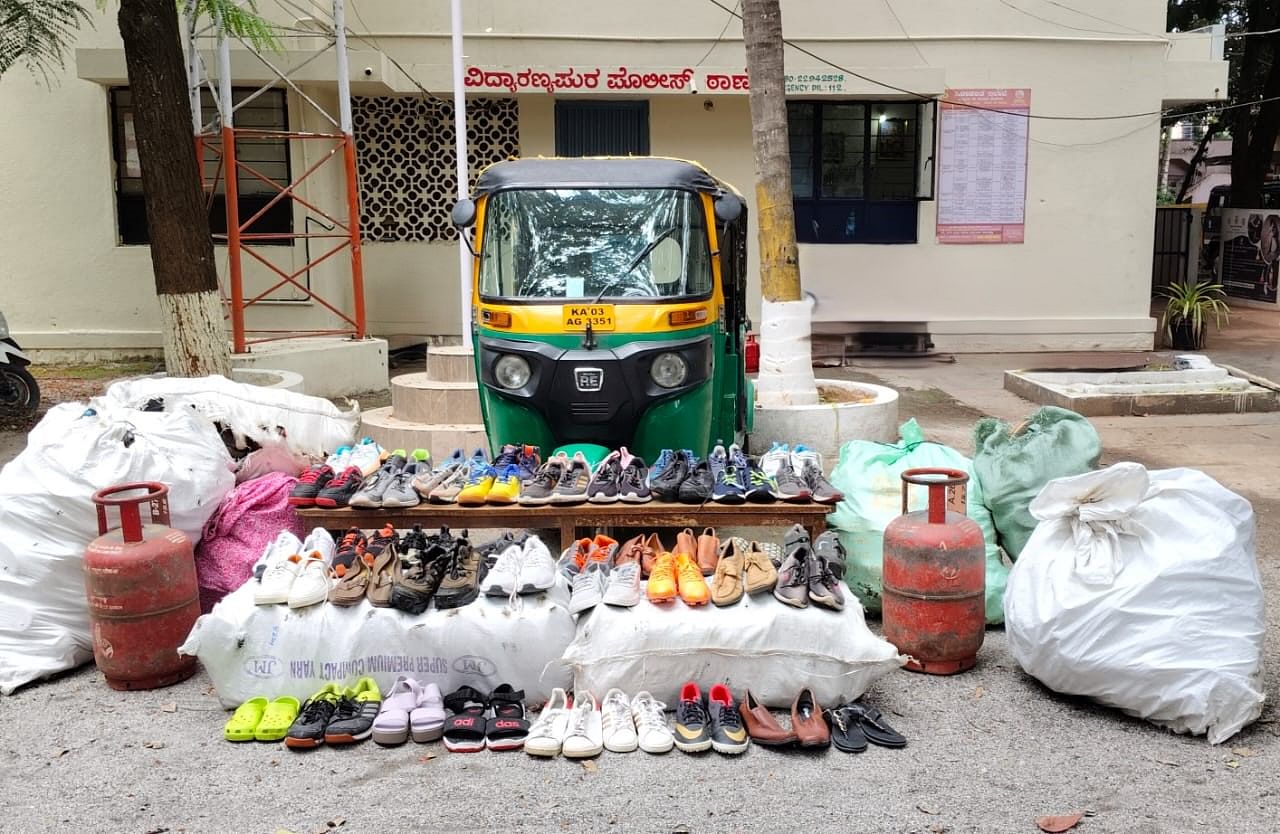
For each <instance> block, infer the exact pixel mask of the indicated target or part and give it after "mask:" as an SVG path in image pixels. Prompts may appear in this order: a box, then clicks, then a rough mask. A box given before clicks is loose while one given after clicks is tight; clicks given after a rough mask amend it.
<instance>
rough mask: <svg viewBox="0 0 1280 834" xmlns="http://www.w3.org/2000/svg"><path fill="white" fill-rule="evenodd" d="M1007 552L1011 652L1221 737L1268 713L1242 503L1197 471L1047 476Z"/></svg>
mask: <svg viewBox="0 0 1280 834" xmlns="http://www.w3.org/2000/svg"><path fill="white" fill-rule="evenodd" d="M1031 513H1032V515H1034V516H1035V517H1036V518H1037V519H1039V520H1040V523H1039V525H1038V526H1037V527H1036V530H1035V533H1034V534H1032V536H1031V540H1030V541H1029V542H1028V543H1027V546H1026V548H1025V549H1024V550H1023V551H1022V556H1021V557H1020V558H1019V559H1018V561H1017V562H1015V563H1014V566H1013V570H1012V572H1011V573H1010V574H1009V587H1008V590H1007V592H1006V593H1005V602H1004V607H1005V630H1006V631H1007V633H1008V635H1009V646H1010V648H1011V649H1012V651H1013V656H1014V658H1015V659H1016V660H1017V661H1018V663H1019V664H1020V665H1021V666H1022V668H1023V669H1025V670H1026V671H1027V673H1028V674H1031V675H1033V676H1034V677H1036V678H1039V679H1040V681H1042V682H1043V683H1044V684H1045V685H1046V686H1048V687H1049V688H1050V689H1053V690H1055V691H1057V692H1064V693H1068V694H1072V695H1085V696H1088V697H1090V698H1093V699H1095V700H1097V701H1099V702H1101V703H1103V704H1106V705H1108V706H1113V707H1118V708H1119V709H1121V710H1123V711H1124V712H1126V713H1128V714H1130V715H1134V716H1137V717H1139V718H1145V719H1147V720H1148V721H1151V722H1153V723H1155V724H1159V725H1161V726H1163V727H1168V728H1169V729H1171V730H1173V731H1174V732H1179V733H1192V734H1195V735H1200V734H1203V733H1208V736H1209V741H1210V743H1212V744H1219V743H1221V742H1223V741H1226V740H1227V739H1229V738H1231V736H1233V735H1235V734H1236V733H1237V732H1239V731H1240V729H1241V728H1242V727H1244V726H1245V725H1247V724H1249V723H1250V722H1252V721H1254V720H1256V719H1257V718H1258V716H1259V715H1261V714H1262V702H1263V698H1264V695H1263V691H1262V668H1261V667H1262V639H1263V633H1264V630H1265V621H1264V619H1263V596H1262V585H1261V581H1260V579H1259V575H1258V567H1257V562H1256V560H1255V557H1254V519H1253V510H1252V508H1251V507H1250V506H1249V502H1248V501H1246V500H1244V499H1243V498H1241V497H1240V496H1239V495H1236V494H1235V493H1233V492H1231V491H1230V490H1228V489H1226V488H1225V487H1223V486H1222V485H1221V484H1219V483H1218V482H1217V481H1215V480H1213V479H1212V478H1210V477H1209V476H1208V475H1205V474H1204V473H1202V472H1197V471H1196V470H1194V469H1167V470H1162V471H1157V472H1150V473H1148V472H1147V470H1146V469H1145V468H1144V467H1142V466H1141V465H1139V464H1136V463H1118V464H1116V465H1115V466H1112V467H1110V468H1108V469H1104V470H1101V471H1099V472H1090V473H1087V474H1084V475H1077V476H1075V477H1072V478H1059V479H1057V480H1055V481H1050V482H1049V483H1048V484H1047V485H1046V486H1045V488H1044V489H1043V490H1042V491H1041V492H1040V494H1039V495H1038V496H1037V497H1036V499H1035V500H1034V501H1032V502H1031Z"/></svg>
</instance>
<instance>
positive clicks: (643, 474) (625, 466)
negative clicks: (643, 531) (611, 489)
mask: <svg viewBox="0 0 1280 834" xmlns="http://www.w3.org/2000/svg"><path fill="white" fill-rule="evenodd" d="M620 451H621V452H622V474H621V475H620V476H619V478H618V497H619V498H621V499H622V500H623V501H624V502H626V503H628V504H643V503H644V502H646V501H648V500H650V499H651V498H652V497H653V494H652V493H651V492H650V490H649V467H647V466H645V465H644V459H643V458H638V457H636V456H635V455H633V454H631V453H630V452H628V451H627V447H626V446H623V447H622V449H621V450H620Z"/></svg>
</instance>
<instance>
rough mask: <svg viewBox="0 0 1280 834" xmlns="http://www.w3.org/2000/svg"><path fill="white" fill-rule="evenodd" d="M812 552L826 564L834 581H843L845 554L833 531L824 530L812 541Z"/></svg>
mask: <svg viewBox="0 0 1280 834" xmlns="http://www.w3.org/2000/svg"><path fill="white" fill-rule="evenodd" d="M813 552H814V553H816V554H818V558H820V559H822V561H824V562H826V564H827V567H828V568H830V570H831V573H832V574H833V575H834V576H835V578H836V579H844V569H845V563H846V561H847V558H846V557H847V554H846V553H845V549H844V545H843V544H841V543H840V537H839V536H837V535H836V533H835V531H834V530H824V531H823V532H821V533H819V534H818V538H816V539H814V541H813Z"/></svg>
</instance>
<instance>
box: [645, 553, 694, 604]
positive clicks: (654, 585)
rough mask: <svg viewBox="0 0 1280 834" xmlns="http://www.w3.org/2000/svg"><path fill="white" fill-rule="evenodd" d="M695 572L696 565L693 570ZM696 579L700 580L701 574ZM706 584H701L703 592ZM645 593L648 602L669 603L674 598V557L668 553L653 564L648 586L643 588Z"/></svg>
mask: <svg viewBox="0 0 1280 834" xmlns="http://www.w3.org/2000/svg"><path fill="white" fill-rule="evenodd" d="M693 569H694V570H695V571H697V569H698V567H697V565H694V568H693ZM698 578H699V579H701V578H702V574H701V573H699V574H698ZM705 588H706V583H705V582H704V583H703V589H704V591H705ZM645 591H646V593H647V594H648V596H649V601H650V602H670V601H671V600H673V599H675V598H676V557H675V556H672V555H671V554H670V553H663V554H662V555H661V556H659V557H658V560H657V561H656V562H654V564H653V571H652V572H651V573H650V574H649V584H648V585H646V586H645Z"/></svg>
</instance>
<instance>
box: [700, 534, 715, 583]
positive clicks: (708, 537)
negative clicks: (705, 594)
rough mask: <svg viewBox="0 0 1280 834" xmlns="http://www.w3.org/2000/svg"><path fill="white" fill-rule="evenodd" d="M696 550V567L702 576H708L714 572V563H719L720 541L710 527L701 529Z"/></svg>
mask: <svg viewBox="0 0 1280 834" xmlns="http://www.w3.org/2000/svg"><path fill="white" fill-rule="evenodd" d="M697 548H698V550H697V553H698V567H699V568H700V569H701V570H702V575H703V576H710V575H711V574H713V573H715V572H716V563H717V562H719V561H720V539H718V538H716V531H715V530H713V529H712V528H710V527H707V528H705V529H703V531H702V535H701V536H698V539H697Z"/></svg>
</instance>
